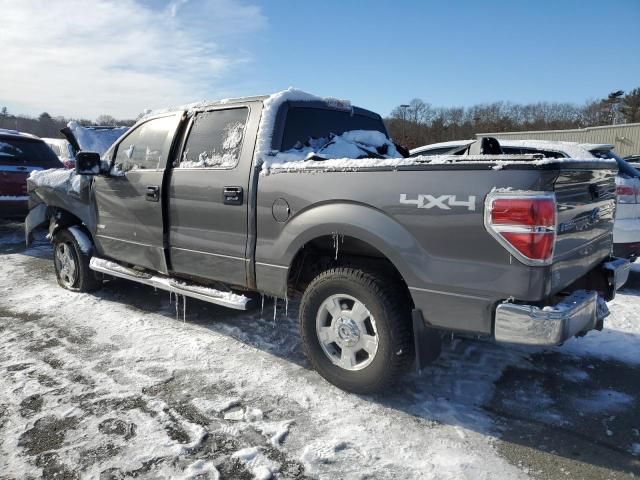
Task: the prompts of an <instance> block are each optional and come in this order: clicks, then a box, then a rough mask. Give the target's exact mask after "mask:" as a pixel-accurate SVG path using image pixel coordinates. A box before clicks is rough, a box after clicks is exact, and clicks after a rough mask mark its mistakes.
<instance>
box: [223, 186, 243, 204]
mask: <svg viewBox="0 0 640 480" xmlns="http://www.w3.org/2000/svg"><path fill="white" fill-rule="evenodd" d="M242 197H243V195H242V187H224V190H223V191H222V203H224V204H225V205H242Z"/></svg>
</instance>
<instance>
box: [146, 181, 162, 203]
mask: <svg viewBox="0 0 640 480" xmlns="http://www.w3.org/2000/svg"><path fill="white" fill-rule="evenodd" d="M145 200H146V201H148V202H157V201H159V200H160V187H159V186H158V185H147V193H146V195H145Z"/></svg>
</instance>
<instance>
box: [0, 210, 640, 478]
mask: <svg viewBox="0 0 640 480" xmlns="http://www.w3.org/2000/svg"><path fill="white" fill-rule="evenodd" d="M182 308H183V307H182V303H181V304H180V307H179V310H180V312H179V315H176V305H175V299H174V301H173V302H172V301H171V300H170V298H169V295H168V294H167V293H166V292H156V291H154V289H153V288H149V287H145V286H139V285H136V284H133V283H130V282H127V281H124V280H111V281H108V282H107V283H106V284H105V286H104V288H103V289H102V290H101V291H99V292H96V293H94V294H90V295H85V294H73V293H71V292H68V291H65V290H63V289H61V288H59V287H58V286H57V284H56V281H55V275H54V272H53V265H52V261H51V247H50V246H49V244H48V242H47V241H46V240H45V239H44V236H43V234H41V235H40V236H39V238H38V241H37V242H36V244H35V245H34V246H33V247H31V248H29V249H26V248H25V247H24V245H23V243H22V225H21V224H18V223H10V222H4V223H0V372H1V375H0V478H2V479H4V478H7V479H8V478H19V479H22V478H40V477H44V478H58V479H65V478H100V479H118V478H128V477H136V478H154V479H155V478H233V479H236V478H240V479H243V478H247V479H250V478H272V477H273V478H287V479H298V478H331V479H334V478H354V479H355V478H362V479H364V478H376V479H377V478H389V479H391V478H394V479H398V478H436V479H459V478H468V479H483V478H486V479H493V478H508V479H518V478H541V479H547V478H549V479H559V478H562V479H566V478H571V479H581V478H584V479H601V478H602V479H605V478H611V479H625V478H637V477H638V476H639V475H640V273H635V274H633V275H632V278H631V280H630V282H629V284H628V285H627V286H626V288H625V289H624V290H623V291H621V292H619V294H618V297H617V298H616V300H615V302H614V304H613V306H612V316H611V317H610V318H609V319H608V322H607V325H606V329H605V330H604V331H603V332H601V333H591V334H589V335H587V336H586V337H585V338H582V339H575V340H572V341H570V342H568V343H567V344H566V345H565V346H564V347H562V348H553V349H539V348H519V347H512V346H504V345H495V344H492V343H490V342H486V341H480V340H473V339H462V338H450V339H447V341H446V343H445V345H444V348H443V355H442V357H441V358H440V359H439V360H438V361H437V362H435V364H433V365H432V366H431V367H430V368H429V369H428V370H427V371H426V372H425V373H423V375H422V376H417V375H415V374H412V375H409V376H407V378H406V379H404V380H403V381H402V383H400V384H399V385H398V386H397V388H396V389H394V391H392V392H387V393H386V394H384V395H377V396H369V397H360V396H355V395H350V394H346V393H344V392H342V391H340V390H338V389H336V388H334V387H332V386H331V385H329V384H327V383H326V382H325V381H324V380H323V379H322V378H320V377H319V376H318V375H317V374H316V373H315V372H313V371H311V370H310V369H309V367H308V364H307V362H306V360H305V358H304V356H303V355H302V353H301V346H300V343H299V338H298V333H297V330H298V327H297V323H296V306H295V305H290V306H289V311H288V312H285V310H284V305H283V303H282V302H280V305H279V306H278V309H277V311H276V312H275V313H276V315H275V316H274V308H273V301H272V300H269V301H268V302H267V304H266V306H265V310H264V312H261V311H260V308H259V307H258V308H257V309H254V310H252V311H249V312H236V311H231V310H226V309H223V308H219V307H216V306H212V305H208V304H205V303H202V302H198V301H196V300H191V299H189V300H188V301H187V305H186V318H183V316H182Z"/></svg>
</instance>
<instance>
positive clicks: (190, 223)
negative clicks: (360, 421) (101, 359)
mask: <svg viewBox="0 0 640 480" xmlns="http://www.w3.org/2000/svg"><path fill="white" fill-rule="evenodd" d="M76 169H77V172H73V173H69V172H67V173H66V175H67V176H66V177H65V176H64V175H62V174H61V173H56V171H50V172H46V173H40V174H37V175H35V174H34V175H33V176H32V177H31V178H30V180H29V191H30V196H31V200H30V202H31V212H30V214H29V217H28V218H27V221H26V230H27V237H30V235H31V231H32V230H33V229H34V228H35V227H36V226H38V225H41V224H47V222H48V225H49V231H50V234H51V238H52V242H53V244H54V264H55V269H56V275H57V278H58V282H59V283H60V285H61V286H63V287H64V288H67V289H70V290H76V291H81V292H84V291H90V290H93V289H96V288H98V287H99V286H100V285H101V283H102V275H103V274H106V275H110V276H116V277H123V278H127V279H130V280H132V281H136V282H140V283H144V284H148V285H153V286H155V287H157V288H161V289H164V290H169V291H172V292H176V293H178V294H179V295H185V296H190V297H195V298H199V299H202V300H205V301H209V302H212V303H216V304H221V305H225V306H228V307H231V308H237V309H247V308H250V305H251V303H252V300H251V299H252V298H254V297H255V295H252V293H255V292H257V293H261V294H263V295H269V296H273V297H276V298H280V299H290V298H293V297H294V296H296V295H301V299H300V306H299V321H300V332H301V335H302V339H303V345H304V348H305V351H306V354H307V356H308V358H309V360H310V362H311V364H312V365H313V367H314V368H315V369H316V370H317V371H318V372H319V373H320V374H321V375H322V376H323V377H325V378H326V379H327V380H329V381H330V382H332V383H334V384H335V385H337V386H339V387H340V388H343V389H346V390H349V391H352V392H357V393H367V392H373V391H377V390H381V389H383V388H385V387H387V386H388V385H390V384H391V383H392V382H393V381H394V380H395V379H396V378H398V377H399V376H400V374H401V373H402V372H403V371H404V370H406V369H407V368H408V367H410V366H411V365H414V364H417V365H418V366H419V367H420V368H423V367H424V365H425V364H426V363H428V362H429V361H431V360H433V359H435V358H436V357H437V356H438V354H439V352H440V341H441V335H442V333H443V332H460V333H466V334H472V335H482V336H487V337H493V338H495V340H497V341H500V342H508V343H518V344H533V345H558V344H561V343H563V342H565V341H567V340H568V339H570V338H571V337H573V336H576V335H584V334H586V333H587V332H588V331H590V330H593V329H601V328H602V325H603V320H604V317H605V316H606V315H607V313H608V310H607V307H606V300H610V299H612V298H613V296H614V295H615V290H616V287H618V286H620V285H621V284H622V283H623V282H624V281H625V280H626V277H627V275H628V271H629V264H628V262H627V261H625V260H620V259H615V258H612V257H611V247H612V227H613V218H614V209H615V180H614V177H615V174H616V164H615V162H610V161H583V160H579V159H562V160H561V161H555V160H549V159H545V160H540V159H537V158H535V157H532V156H527V155H524V156H495V157H492V156H491V155H486V154H485V155H479V156H466V157H433V156H432V157H424V158H422V157H416V158H404V156H403V155H401V154H400V153H399V151H398V149H396V147H395V146H394V144H393V143H392V142H391V141H390V140H389V138H388V135H387V131H386V129H385V127H384V124H383V122H382V119H381V117H380V116H379V115H377V114H375V113H373V112H370V111H367V110H364V109H360V108H357V107H352V106H351V105H350V104H348V103H347V102H343V101H337V100H333V99H321V98H317V97H313V96H311V95H309V94H305V93H303V92H299V91H294V90H289V91H285V92H281V93H279V94H276V95H272V96H268V97H251V98H242V99H236V100H225V101H223V102H213V103H203V104H199V105H196V106H191V107H189V108H188V109H177V110H174V111H168V112H164V113H158V114H156V115H150V116H148V117H145V118H143V119H142V120H140V121H139V122H138V123H137V124H136V125H135V126H134V127H132V128H131V130H130V131H129V132H128V133H127V134H126V135H124V136H122V137H121V138H120V139H119V140H118V141H116V143H115V144H114V145H113V146H112V147H111V148H110V149H109V150H108V151H107V152H106V153H105V155H103V157H102V160H100V158H99V157H98V155H96V154H92V153H89V152H81V153H79V154H78V157H77V166H76ZM56 175H57V177H56Z"/></svg>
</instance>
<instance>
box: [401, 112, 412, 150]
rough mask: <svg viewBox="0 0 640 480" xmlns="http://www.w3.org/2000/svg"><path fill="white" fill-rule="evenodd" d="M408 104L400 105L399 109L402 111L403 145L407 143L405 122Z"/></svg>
mask: <svg viewBox="0 0 640 480" xmlns="http://www.w3.org/2000/svg"><path fill="white" fill-rule="evenodd" d="M409 106H410V105H407V104H406V103H405V104H403V105H400V110H401V111H402V144H403V145H404V146H406V145H407V132H406V128H405V127H406V124H407V108H409Z"/></svg>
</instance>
